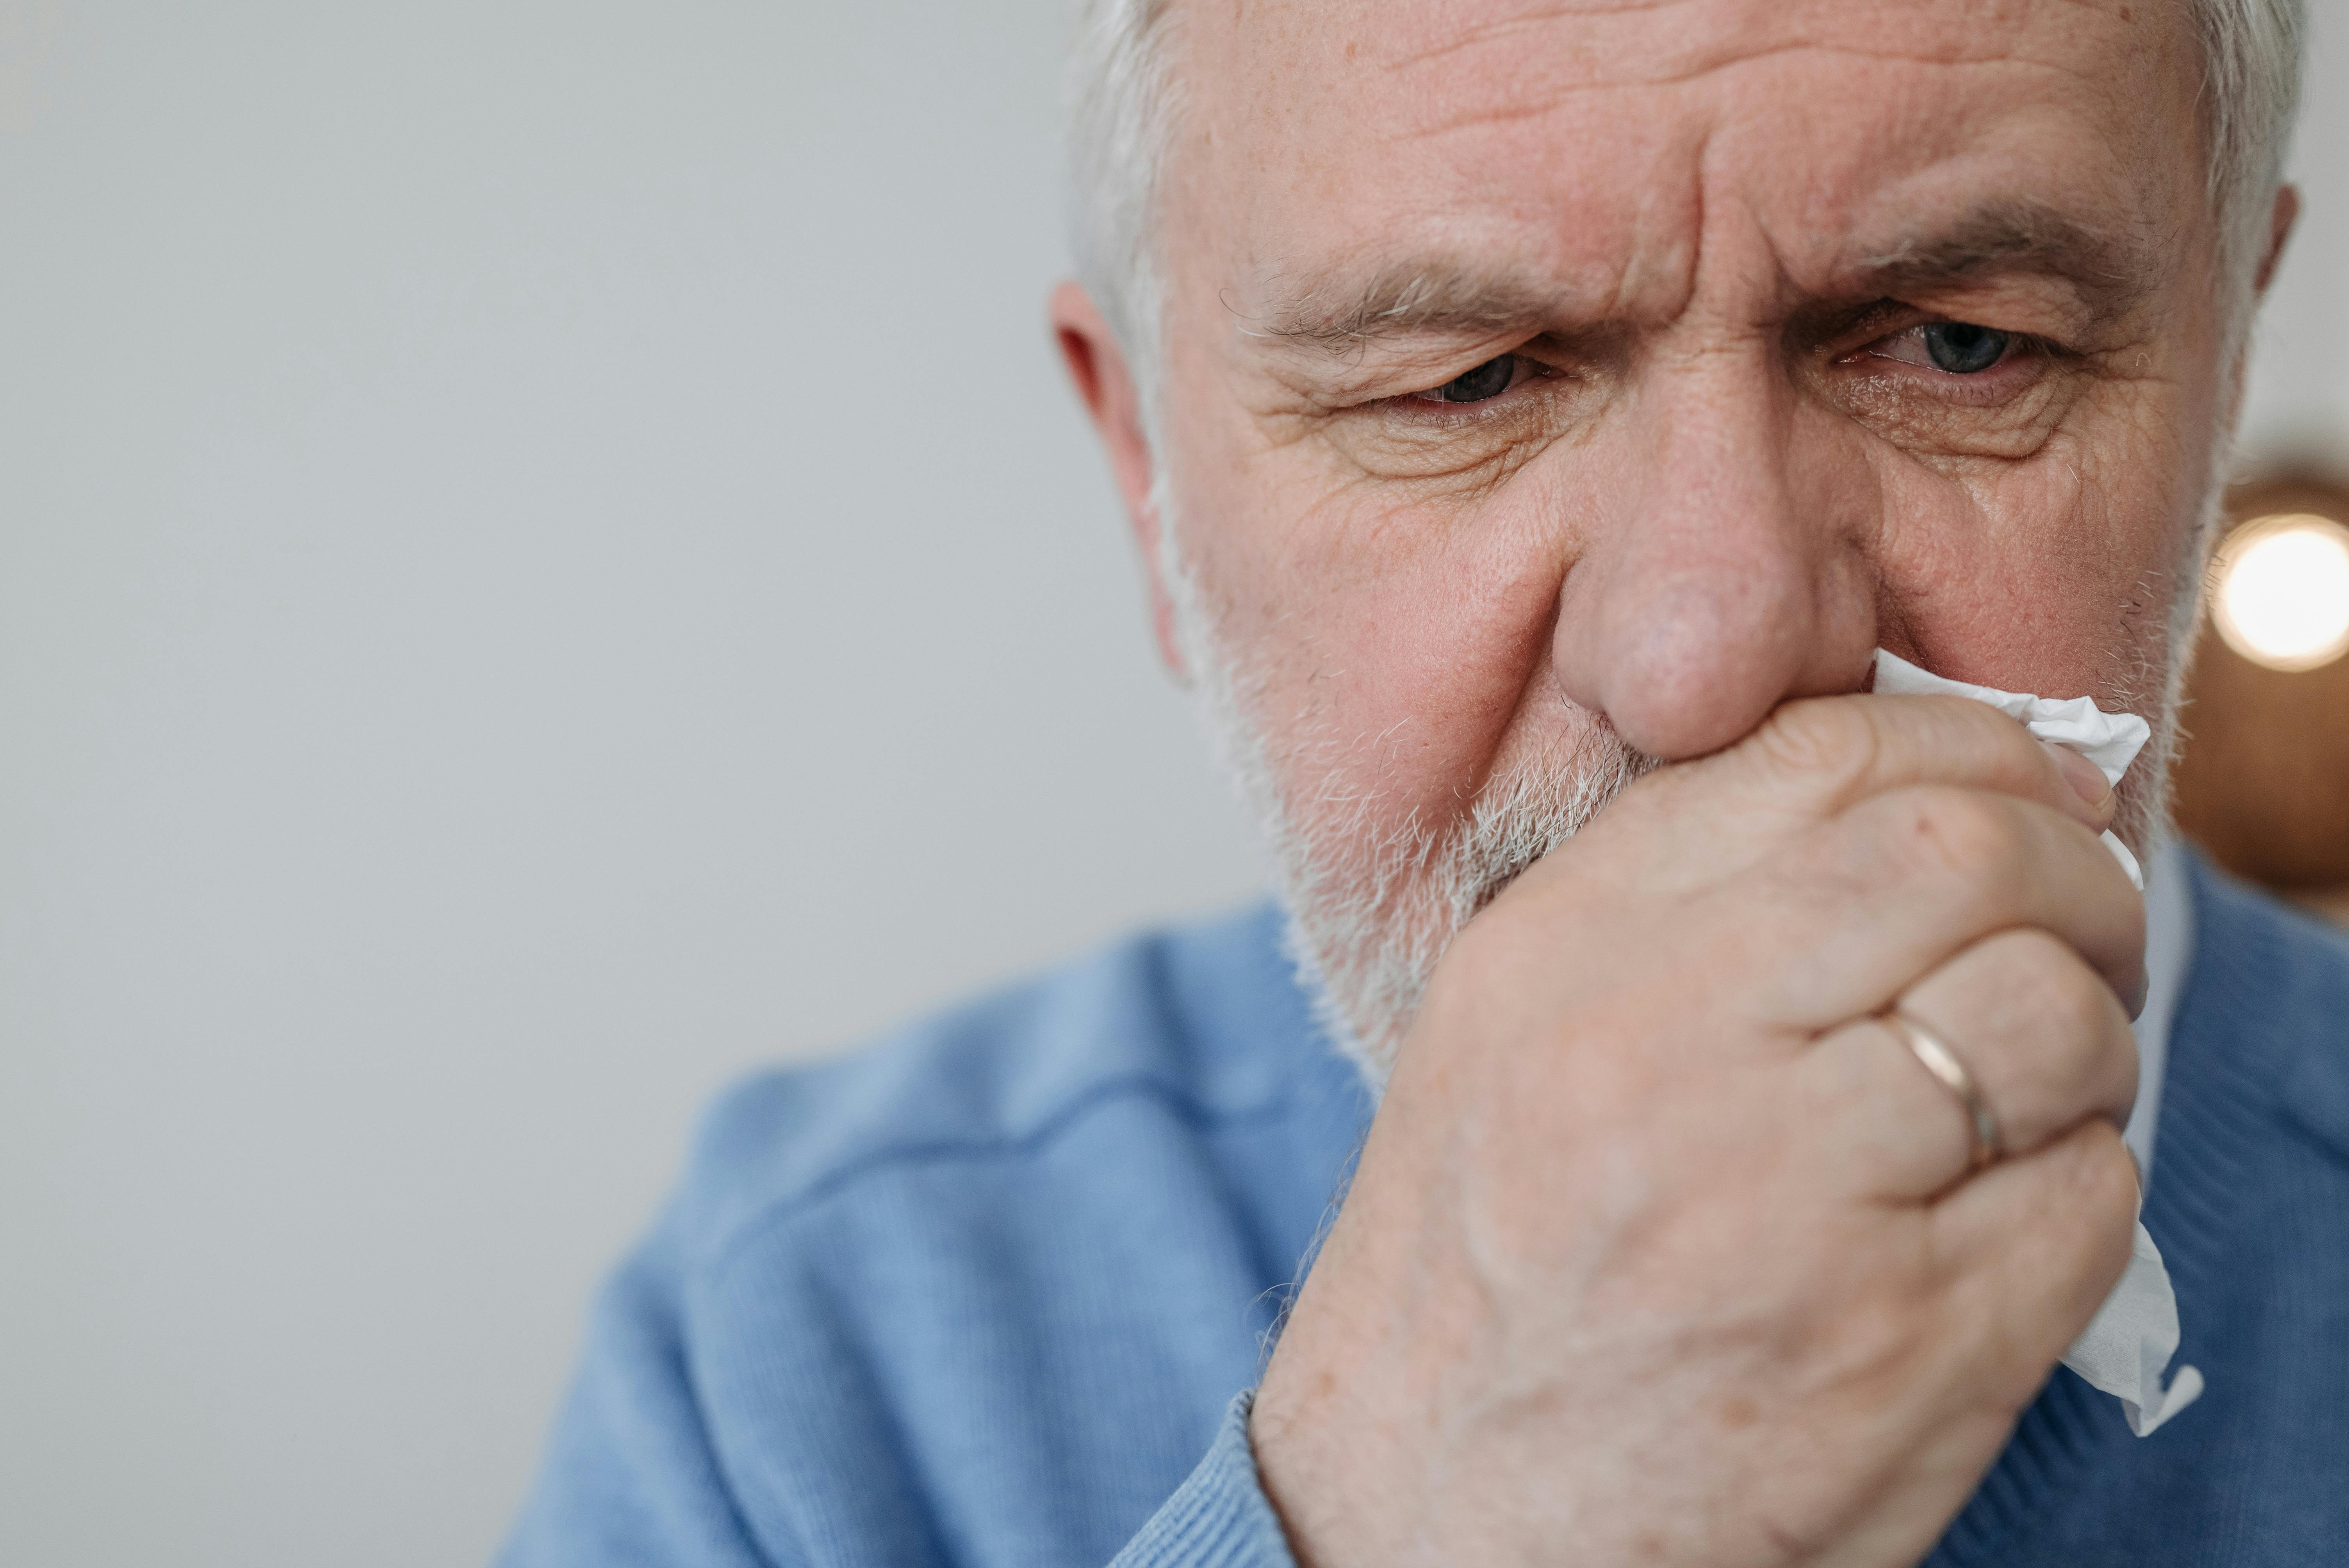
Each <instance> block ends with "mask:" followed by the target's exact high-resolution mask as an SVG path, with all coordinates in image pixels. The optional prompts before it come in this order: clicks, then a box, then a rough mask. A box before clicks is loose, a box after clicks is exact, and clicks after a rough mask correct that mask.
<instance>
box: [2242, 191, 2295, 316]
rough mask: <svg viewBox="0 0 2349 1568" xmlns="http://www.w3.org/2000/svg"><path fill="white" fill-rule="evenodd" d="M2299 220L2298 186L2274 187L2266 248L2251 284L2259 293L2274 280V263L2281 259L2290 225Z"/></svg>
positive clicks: (2263, 291)
mask: <svg viewBox="0 0 2349 1568" xmlns="http://www.w3.org/2000/svg"><path fill="white" fill-rule="evenodd" d="M2299 221H2300V187H2299V186H2297V185H2279V186H2277V187H2276V193H2275V208H2274V210H2273V211H2271V212H2270V213H2269V214H2268V249H2267V253H2266V254H2265V255H2263V256H2261V258H2260V270H2259V271H2258V273H2255V274H2253V277H2252V280H2251V286H2252V287H2253V288H2255V289H2257V290H2258V291H2259V292H2260V293H2261V294H2265V293H2267V292H2268V284H2271V283H2273V282H2274V281H2275V274H2276V264H2277V263H2279V262H2282V260H2283V245H2284V242H2285V241H2286V240H2289V239H2291V238H2292V225H2293V224H2294V223H2296V222H2299Z"/></svg>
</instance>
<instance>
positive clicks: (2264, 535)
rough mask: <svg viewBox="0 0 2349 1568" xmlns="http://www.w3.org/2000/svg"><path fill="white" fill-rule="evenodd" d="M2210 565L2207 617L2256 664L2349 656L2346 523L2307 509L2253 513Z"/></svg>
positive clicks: (2279, 665)
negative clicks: (2211, 585) (2268, 514)
mask: <svg viewBox="0 0 2349 1568" xmlns="http://www.w3.org/2000/svg"><path fill="white" fill-rule="evenodd" d="M2213 567H2214V575H2215V582H2216V585H2215V587H2214V590H2213V592H2212V593H2211V595H2210V613H2211V619H2213V620H2214V621H2216V622H2217V623H2218V624H2219V634H2220V636H2222V637H2224V638H2226V639H2227V645H2228V646H2229V647H2230V648H2232V649H2234V650H2235V652H2237V653H2239V654H2240V655H2243V657H2245V658H2247V659H2249V660H2251V662H2252V663H2253V664H2255V665H2265V666H2266V667H2267V668H2269V669H2271V670H2313V669H2315V668H2316V667H2317V666H2318V665H2329V664H2331V663H2332V662H2333V660H2335V659H2337V658H2339V657H2340V656H2341V655H2343V654H2344V653H2349V528H2344V527H2342V526H2341V525H2340V524H2339V523H2337V522H2335V521H2333V520H2332V519H2331V518H2325V517H2318V516H2316V515H2315V514H2313V513H2312V512H2294V513H2292V514H2290V515H2288V516H2282V517H2261V518H2254V519H2252V520H2251V521H2249V522H2247V523H2245V524H2243V526H2242V527H2240V528H2239V529H2237V530H2235V531H2234V532H2232V533H2230V534H2229V535H2228V536H2227V537H2226V539H2225V540H2224V541H2223V542H2221V543H2220V546H2219V556H2218V560H2217V561H2216V562H2214V563H2213Z"/></svg>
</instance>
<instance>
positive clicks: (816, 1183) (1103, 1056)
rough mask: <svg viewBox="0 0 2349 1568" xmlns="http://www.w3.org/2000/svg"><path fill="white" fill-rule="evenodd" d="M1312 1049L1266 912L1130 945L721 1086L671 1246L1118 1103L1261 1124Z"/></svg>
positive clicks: (992, 1147) (985, 1154)
mask: <svg viewBox="0 0 2349 1568" xmlns="http://www.w3.org/2000/svg"><path fill="white" fill-rule="evenodd" d="M1318 1042H1319V1035H1318V1033H1317V1031H1316V1029H1315V1027H1314V1026H1313V1023H1312V1019H1311V1012H1310V1007H1309V1004H1308V1003H1307V1001H1306V1000H1305V998H1304V996H1303V995H1301V993H1300V992H1299V989H1298V986H1297V984H1296V981H1295V979H1294V978H1293V975H1292V972H1291V970H1290V967H1289V965H1288V962H1287V960H1286V959H1285V958H1284V957H1283V955H1282V950H1281V944H1280V923H1279V916H1278V913H1277V912H1276V911H1275V910H1274V909H1273V908H1272V907H1271V906H1270V905H1268V904H1267V905H1259V906H1257V907H1254V908H1250V909H1248V910H1246V911H1243V912H1241V913H1237V914H1234V915H1231V916H1227V917H1225V918H1222V919H1218V920H1214V921H1209V922H1203V923H1197V924H1193V925H1187V926H1183V927H1177V928H1173V929H1168V930H1160V931H1153V932H1147V933H1144V934H1139V935H1135V936H1132V937H1129V938H1126V939H1124V940H1123V941H1120V942H1117V943H1114V944H1111V945H1108V946H1106V947H1103V948H1102V949H1099V950H1097V951H1095V952H1093V953H1091V954H1086V955H1084V956H1082V957H1080V958H1078V959H1076V960H1073V961H1072V962H1070V963H1068V964H1066V965H1061V966H1060V967H1058V968H1056V969H1053V970H1050V971H1049V972H1047V973H1044V974H1042V975H1036V976H1032V977H1030V978H1029V979H1026V980H1023V981H1020V982H1018V983H1015V984H1013V985H1008V986H1005V987H1004V988H1002V989H1000V990H998V991H996V992H993V993H992V994H989V995H983V996H980V997H978V998H977V999H975V1000H972V1001H969V1002H966V1003H963V1004H961V1005H958V1006H953V1007H949V1008H947V1009H946V1010H944V1011H943V1012H940V1013H938V1014H936V1015H934V1016H930V1017H927V1018H925V1019H921V1020H919V1021H916V1022H915V1023H912V1024H910V1025H906V1026H901V1027H899V1028H896V1029H895V1030H892V1031H890V1032H888V1033H886V1034H885V1035H883V1036H881V1037H877V1038H875V1039H874V1040H872V1041H870V1042H868V1043H867V1044H865V1045H864V1046H862V1047H858V1048H856V1049H854V1050H853V1051H851V1052H849V1053H847V1054H845V1055H843V1056H841V1057H835V1058H833V1059H829V1060H824V1061H819V1062H814V1063H809V1064H805V1065H797V1066H792V1067H786V1068H776V1069H771V1070H769V1071H765V1072H761V1073H758V1074H755V1075H754V1076H752V1077H750V1078H747V1079H745V1080H743V1081H742V1082H740V1083H738V1084H736V1085H734V1086H733V1087H732V1088H729V1089H728V1090H726V1091H725V1092H724V1093H723V1094H721V1095H720V1096H719V1098H718V1099H717V1100H716V1102H715V1103H714V1104H713V1105H712V1107H711V1109H709V1112H708V1113H707V1114H706V1115H705V1117H704V1118H703V1120H702V1123H701V1126H700V1129H699V1130H698V1134H697V1135H696V1138H695V1140H694V1145H693V1150H692V1153H691V1155H690V1158H689V1160H688V1166H687V1171H686V1177H685V1181H684V1182H683V1183H682V1185H681V1186H680V1188H679V1190H678V1195H677V1198H676V1200H675V1202H673V1203H672V1205H671V1209H670V1212H669V1214H668V1220H667V1224H668V1228H669V1230H670V1232H671V1239H672V1240H673V1241H679V1242H683V1243H685V1250H686V1252H687V1253H688V1254H697V1255H699V1256H703V1257H707V1256H709V1255H710V1254H712V1253H715V1252H718V1251H720V1250H722V1249H723V1248H724V1247H725V1246H726V1245H727V1243H728V1242H729V1241H730V1239H731V1238H732V1237H733V1236H735V1235H737V1234H739V1233H740V1232H742V1231H743V1230H745V1229H746V1228H748V1227H750V1226H751V1225H754V1224H756V1223H759V1222H762V1221H763V1220H765V1219H767V1218H770V1217H772V1216H774V1215H776V1214H777V1213H778V1212H781V1211H785V1210H788V1209H790V1208H791V1207H792V1206H793V1205H795V1204H797V1203H800V1202H805V1201H809V1200H812V1199H813V1198H815V1197H816V1196H818V1195H819V1194H821V1193H823V1192H825V1191H831V1190H833V1189H835V1188H837V1187H838V1186H840V1185H842V1184H843V1183H847V1182H851V1181H856V1180H857V1179H859V1178H860V1177H861V1176H864V1175H865V1174H868V1173H871V1172H874V1171H883V1170H886V1169H889V1168H891V1167H892V1166H895V1165H898V1164H901V1163H903V1162H905V1161H913V1160H936V1159H941V1158H947V1159H962V1160H969V1161H1019V1160H1024V1159H1032V1158H1034V1157H1036V1156H1037V1155H1039V1154H1040V1152H1041V1151H1042V1150H1045V1149H1046V1148H1048V1147H1049V1146H1050V1144H1051V1143H1052V1141H1053V1140H1055V1139H1056V1138H1057V1137H1058V1136H1059V1135H1060V1134H1061V1133H1062V1132H1063V1131H1065V1130H1067V1129H1069V1128H1070V1127H1071V1126H1072V1125H1074V1124H1076V1123H1077V1122H1079V1121H1081V1119H1083V1118H1084V1117H1085V1116H1086V1114H1087V1113H1088V1112H1089V1111H1091V1110H1092V1109H1096V1108H1098V1107H1100V1106H1102V1105H1104V1104H1109V1103H1112V1102H1116V1101H1121V1100H1124V1099H1131V1098H1133V1097H1146V1098H1150V1099H1156V1100H1158V1101H1160V1102H1162V1103H1164V1105H1166V1106H1167V1107H1168V1108H1169V1109H1171V1110H1172V1112H1173V1113H1174V1119H1176V1120H1177V1121H1179V1122H1182V1123H1185V1124H1187V1125H1192V1126H1196V1127H1202V1128H1206V1127H1212V1126H1213V1125H1215V1124H1216V1123H1218V1122H1223V1121H1227V1120H1230V1119H1237V1118H1249V1117H1258V1116H1265V1115H1269V1114H1275V1113H1277V1112H1278V1109H1279V1108H1280V1106H1281V1103H1282V1101H1283V1099H1284V1098H1285V1096H1286V1095H1287V1093H1288V1090H1289V1087H1290V1085H1291V1083H1292V1081H1293V1078H1294V1074H1293V1072H1292V1071H1291V1070H1290V1069H1291V1068H1293V1067H1294V1066H1295V1064H1296V1062H1297V1061H1298V1059H1299V1056H1300V1054H1301V1053H1304V1052H1308V1051H1312V1050H1314V1049H1316V1048H1317V1047H1318Z"/></svg>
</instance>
